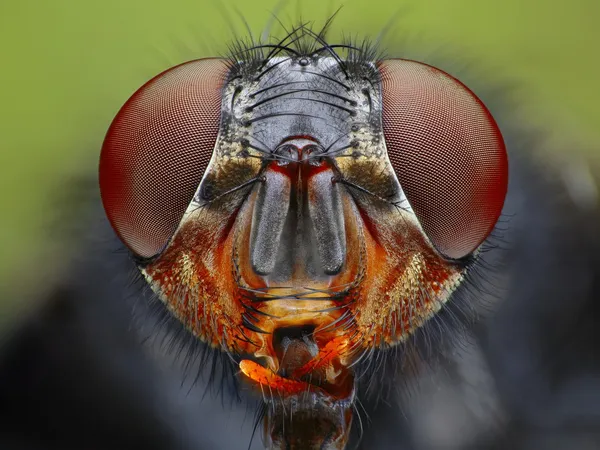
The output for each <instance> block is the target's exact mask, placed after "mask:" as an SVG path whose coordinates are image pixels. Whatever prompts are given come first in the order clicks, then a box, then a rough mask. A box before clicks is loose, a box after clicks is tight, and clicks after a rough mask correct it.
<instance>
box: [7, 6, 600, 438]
mask: <svg viewBox="0 0 600 450" xmlns="http://www.w3.org/2000/svg"><path fill="white" fill-rule="evenodd" d="M546 7H548V5H546ZM590 8H592V6H590ZM584 12H585V11H584ZM490 14H493V11H491V12H490ZM515 14H517V12H515ZM590 14H591V13H590ZM583 16H585V14H582V17H583ZM486 17H487V16H486ZM572 28H573V29H572V32H577V30H576V27H572ZM457 53H460V51H457ZM449 56H450V55H448V54H446V58H448V57H449ZM434 59H435V58H434ZM457 59H459V58H457ZM427 62H432V63H434V64H435V63H436V61H435V60H433V61H430V60H427ZM445 68H446V69H447V70H449V69H448V67H445ZM505 72H506V73H510V70H505ZM464 73H465V75H466V78H463V77H461V76H460V75H458V78H460V79H461V80H463V81H465V82H466V84H467V85H469V86H472V84H470V82H471V81H472V80H474V81H473V82H474V85H475V87H474V89H475V91H476V92H477V94H478V95H480V96H481V97H482V99H483V100H484V103H486V105H487V106H488V107H489V109H490V110H491V111H492V113H493V115H494V116H495V117H496V119H497V120H498V122H499V124H500V126H501V129H502V130H503V133H504V135H505V139H506V141H507V146H508V149H509V159H510V169H511V174H510V186H509V196H508V198H507V203H506V207H505V215H504V216H503V223H502V224H501V226H499V228H500V229H501V232H500V234H501V238H500V239H499V240H498V242H499V243H498V246H499V247H500V248H498V249H496V250H493V251H490V252H489V255H486V265H485V266H482V268H481V271H480V272H481V273H480V274H478V275H477V276H478V277H479V276H480V277H481V283H479V279H478V278H477V277H475V281H474V285H475V286H483V287H482V288H481V289H480V291H479V294H480V295H479V297H480V298H479V300H480V301H481V305H480V307H481V314H480V315H481V320H480V321H479V322H478V323H477V324H474V325H473V326H472V327H471V328H470V331H469V333H470V334H469V336H466V337H465V339H461V340H460V343H459V344H458V345H449V344H448V345H444V343H441V344H440V347H441V348H443V349H444V351H443V352H442V354H441V355H436V356H435V357H434V358H433V360H432V361H431V362H430V363H429V365H428V366H427V369H426V370H423V372H422V373H420V375H419V376H418V377H416V378H412V377H410V378H409V377H407V379H406V380H403V382H402V383H399V384H398V388H397V390H396V391H394V392H393V393H392V394H391V395H390V396H388V397H386V398H384V399H380V401H377V402H376V401H372V402H369V401H366V402H365V405H364V407H365V411H363V412H362V420H363V426H364V429H365V433H364V437H363V440H362V442H361V444H360V448H362V449H365V450H366V449H376V450H378V449H381V450H386V449H414V450H428V449H431V450H436V449H440V450H446V449H448V450H469V449H473V450H479V449H490V450H496V449H498V450H499V449H524V450H525V449H527V450H538V449H544V450H546V449H548V450H553V449H557V450H562V449H581V450H587V449H600V328H598V327H597V324H598V323H600V302H599V300H600V298H599V297H600V294H599V290H600V233H599V230H600V201H599V197H598V184H597V180H598V171H597V170H596V169H595V165H594V160H596V158H597V155H598V150H599V149H600V143H599V142H597V141H594V140H593V139H592V138H590V134H589V133H588V132H587V131H584V130H583V128H582V129H581V132H579V130H578V129H577V127H573V126H572V119H565V120H564V122H561V121H560V120H557V121H556V122H552V123H551V124H550V125H548V124H546V125H545V126H541V127H540V118H539V117H533V116H528V113H529V111H531V109H529V108H524V109H525V113H522V112H520V113H517V112H516V111H515V110H513V109H512V106H511V103H510V102H507V101H505V98H504V97H505V94H504V91H503V90H500V89H497V85H496V79H490V80H489V81H490V85H487V83H486V81H487V80H486V79H482V78H480V77H477V76H474V75H473V74H474V72H470V71H469V70H468V69H467V70H465V71H464ZM150 75H152V74H150ZM469 76H471V80H470V79H469ZM142 81H143V80H142ZM571 82H573V83H577V74H576V73H575V74H573V79H572V80H571ZM99 90H100V91H104V88H101V89H100V88H99ZM507 92H508V91H507ZM506 96H508V94H506ZM511 96H513V97H514V96H515V95H514V94H511ZM554 100H555V101H556V103H557V106H556V107H557V109H561V104H560V102H558V101H557V99H554ZM119 101H120V100H119ZM118 103H119V102H118V101H117V102H116V103H115V105H117V104H118ZM517 103H519V102H517ZM523 103H527V102H523ZM115 105H113V106H112V107H113V109H114V108H116V107H118V106H115ZM525 106H527V105H525ZM561 114H564V117H571V116H569V115H568V114H567V113H566V112H565V111H562V110H561V112H560V113H558V114H557V115H556V116H557V117H562V116H561ZM109 116H110V114H109V113H107V114H106V117H109ZM109 120H110V119H109ZM107 123H108V122H107V121H106V120H99V121H98V124H97V125H95V126H96V127H97V128H98V129H99V130H100V129H104V128H105V126H106V125H107ZM64 127H67V128H68V127H69V124H68V123H67V124H64ZM557 135H560V139H557V138H556V136H557ZM98 136H99V135H98ZM98 136H96V135H94V137H95V138H96V137H98ZM99 139H100V140H101V136H100V137H99ZM78 142H84V143H86V144H90V146H91V149H90V150H89V152H91V153H92V154H94V155H95V154H97V153H98V151H99V146H100V143H99V142H96V140H94V139H91V138H89V139H84V140H79V141H78ZM89 158H91V159H94V158H92V157H91V156H89ZM7 164H8V163H7ZM88 169H89V168H86V169H85V170H83V169H82V170H80V171H79V170H75V169H70V170H69V173H70V176H68V177H65V178H64V179H63V180H62V182H61V183H59V184H60V186H59V188H52V189H48V191H47V196H48V199H47V200H45V201H44V202H45V203H47V204H50V205H52V206H51V207H47V209H48V211H50V212H48V213H47V214H49V215H52V221H53V222H52V225H51V226H50V225H48V224H47V223H46V222H44V226H45V227H46V228H45V229H44V231H43V233H42V235H41V239H46V240H48V241H52V242H51V244H49V245H50V246H51V247H52V250H51V251H48V252H46V253H43V255H42V257H36V258H33V259H35V262H32V263H31V267H29V268H28V269H29V270H30V271H31V272H32V273H34V274H35V276H32V275H31V273H29V274H28V276H27V277H26V276H23V279H24V280H26V281H27V282H23V281H22V280H16V279H15V280H13V279H11V278H10V277H5V278H3V279H6V280H7V281H10V285H9V283H7V284H6V285H5V286H2V289H1V290H0V296H2V298H1V299H0V301H2V303H3V304H5V305H18V307H14V308H13V309H11V310H10V311H9V309H8V308H6V309H4V310H3V319H4V320H3V321H2V326H3V331H2V338H1V339H0V418H1V420H0V449H11V450H12V449H32V450H33V449H36V450H38V449H39V450H42V449H90V450H96V449H109V448H115V449H121V448H123V449H137V448H140V449H142V448H144V449H200V450H203V449H210V450H220V449H221V450H228V449H232V450H236V449H246V448H248V446H249V443H250V442H251V440H252V436H253V427H254V412H255V408H254V404H253V403H252V401H250V402H246V401H241V402H238V401H237V399H236V398H235V396H234V395H232V394H231V393H228V392H227V389H225V392H224V393H223V392H220V390H221V386H220V385H219V382H220V380H219V379H217V380H215V382H213V383H212V384H211V386H210V387H207V378H208V375H207V371H208V370H209V369H210V367H204V366H202V364H201V363H200V361H199V360H198V359H197V358H195V355H196V352H197V351H199V350H198V347H197V345H196V344H194V343H193V342H191V341H190V339H189V338H187V337H185V336H183V337H181V330H180V329H178V328H177V325H176V324H173V323H171V322H170V321H168V320H165V319H164V315H163V314H162V312H160V311H157V305H156V302H155V301H154V300H153V299H152V298H151V295H150V294H149V292H148V290H147V289H144V288H143V284H142V283H140V280H139V279H136V269H135V267H134V264H133V263H132V261H131V260H130V258H129V257H128V255H127V253H126V252H125V251H124V250H122V248H121V246H120V244H119V242H118V240H117V239H116V238H115V237H114V236H113V233H112V230H111V229H110V226H109V225H108V223H107V222H106V219H105V218H104V214H103V211H102V208H101V204H100V201H99V197H98V190H97V187H96V179H95V173H94V172H92V171H91V170H88ZM28 205H29V204H28ZM29 207H30V208H33V206H31V205H29ZM40 220H41V219H40ZM5 236H7V237H9V233H7V234H5ZM39 238H40V237H39V236H36V239H39ZM9 239H10V238H9ZM9 239H7V241H8V240H9ZM7 245H8V244H7ZM19 267H21V266H19ZM22 267H27V264H25V265H23V266H22ZM44 267H46V272H47V273H46V272H44ZM11 273H12V272H11ZM484 279H485V280H486V282H483V280H484ZM30 280H34V281H30ZM28 283H29V284H32V285H27V284H28ZM23 284H25V285H27V286H25V287H26V289H25V288H24V289H20V288H17V287H19V286H22V285H23ZM33 285H34V286H33ZM158 309H159V308H158ZM17 310H18V312H14V311H17ZM448 342H450V340H448ZM190 360H191V362H190ZM217 361H218V360H217ZM227 363H228V362H227V361H225V364H227ZM217 378H218V377H217ZM243 394H244V392H242V395H243ZM250 448H251V449H255V450H256V449H261V448H262V446H261V441H260V429H259V430H258V431H257V435H256V436H255V437H254V439H253V440H252V444H251V447H250Z"/></svg>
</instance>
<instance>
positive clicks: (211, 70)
mask: <svg viewBox="0 0 600 450" xmlns="http://www.w3.org/2000/svg"><path fill="white" fill-rule="evenodd" d="M226 75H227V65H226V63H225V62H224V61H223V60H221V59H216V58H210V59H200V60H196V61H191V62H187V63H184V64H181V65H178V66H175V67H172V68H171V69H169V70H166V71H165V72H163V73H161V74H159V75H157V76H156V77H154V78H153V79H151V80H150V81H148V82H147V83H146V84H144V85H143V86H142V87H141V88H140V89H138V91H137V92H135V93H134V94H133V96H131V98H130V99H129V100H127V102H126V103H125V104H124V105H123V107H122V108H121V110H120V111H119V112H118V114H117V116H116V117H115V119H114V120H113V122H112V124H111V126H110V128H109V130H108V133H107V135H106V138H105V140H104V144H103V146H102V153H101V155H100V194H101V196H102V203H103V205H104V209H105V211H106V215H107V216H108V219H109V221H110V223H111V225H112V227H113V228H114V230H115V231H116V233H117V234H118V235H119V237H120V238H121V240H122V241H123V242H124V243H125V245H127V247H129V249H130V250H131V251H132V252H133V253H134V254H136V255H137V256H139V257H142V258H149V257H152V256H154V255H156V254H158V253H160V252H161V251H162V249H163V248H164V247H165V245H166V244H167V243H168V241H169V239H170V238H171V236H172V235H173V233H174V232H175V230H176V228H177V226H178V225H179V223H180V221H181V219H182V217H183V214H184V213H185V210H186V209H187V207H188V205H189V204H190V202H191V201H192V199H193V196H194V194H195V192H196V189H197V188H198V185H199V184H200V181H201V180H202V177H203V175H204V172H205V170H206V168H207V166H208V163H209V161H210V159H211V156H212V153H213V149H214V147H215V144H216V141H217V134H218V132H219V124H220V116H221V96H222V88H223V85H224V82H225V78H226Z"/></svg>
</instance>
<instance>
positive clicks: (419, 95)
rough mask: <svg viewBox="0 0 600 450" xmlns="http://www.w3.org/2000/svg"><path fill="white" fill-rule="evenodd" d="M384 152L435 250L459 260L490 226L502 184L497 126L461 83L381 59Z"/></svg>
mask: <svg viewBox="0 0 600 450" xmlns="http://www.w3.org/2000/svg"><path fill="white" fill-rule="evenodd" d="M379 69H380V72H381V76H382V98H383V131H384V137H385V141H386V146H387V152H388V157H389V159H390V162H391V164H392V166H393V168H394V171H395V172H396V176H397V177H398V181H399V182H400V185H401V186H402V189H403V190H404V193H405V195H406V197H407V199H408V201H409V202H410V204H411V206H412V208H413V210H414V212H415V214H416V216H417V218H418V219H419V222H420V223H421V226H422V227H423V230H424V231H425V233H427V236H428V237H429V239H430V240H431V242H432V243H433V245H434V246H435V247H436V249H437V250H438V251H439V252H440V253H442V254H443V255H444V256H446V257H448V258H462V257H464V256H467V255H469V254H470V253H472V252H473V251H474V250H476V249H477V247H479V245H480V244H481V243H482V242H483V241H484V240H485V239H486V238H487V236H488V235H489V234H490V232H491V231H492V229H493V228H494V226H495V224H496V222H497V220H498V217H499V216H500V213H501V211H502V207H503V205H504V198H505V196H506V190H507V186H508V161H507V156H506V148H505V146H504V141H503V139H502V135H501V134H500V130H499V129H498V126H497V125H496V122H495V121H494V119H493V117H492V116H491V114H490V113H489V111H488V110H487V108H486V107H485V106H484V105H483V103H482V102H481V101H480V100H479V99H478V98H477V97H476V96H475V94H474V93H473V92H471V91H470V90H469V89H468V88H467V87H466V86H464V85H463V84H462V83H461V82H459V81H458V80H456V79H455V78H453V77H451V76H450V75H448V74H447V73H445V72H442V71H441V70H439V69H436V68H434V67H432V66H428V65H426V64H422V63H418V62H415V61H408V60H401V59H396V60H393V59H392V60H386V61H383V62H381V63H380V65H379Z"/></svg>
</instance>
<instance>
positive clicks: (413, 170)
mask: <svg viewBox="0 0 600 450" xmlns="http://www.w3.org/2000/svg"><path fill="white" fill-rule="evenodd" d="M299 41H303V42H305V43H306V41H312V42H313V45H312V46H310V45H309V46H306V45H296V46H294V42H296V43H297V42H299ZM334 48H336V46H330V45H327V44H324V42H323V38H322V36H321V35H318V34H315V33H314V32H312V31H311V30H309V29H306V28H303V27H300V28H299V29H297V30H296V31H295V32H294V33H292V34H291V35H289V36H287V37H286V38H285V39H284V40H282V41H279V42H278V43H277V44H276V45H260V46H255V47H253V48H248V49H242V50H241V51H240V52H238V53H237V54H235V55H233V56H232V57H231V58H230V59H202V60H197V61H191V62H188V63H185V64H182V65H179V66H176V67H174V68H172V69H169V70H167V71H166V72H163V73H162V74H160V75H158V76H157V77H155V78H154V79H152V80H151V81H149V82H148V83H147V84H145V85H144V86H143V87H142V88H140V90H138V91H137V92H136V93H135V94H134V95H133V96H132V98H131V99H130V100H129V101H128V102H127V103H126V104H125V105H124V106H123V108H122V109H121V111H120V112H119V114H118V115H117V117H116V118H115V120H114V121H113V124H112V125H111V128H110V130H109V132H108V135H107V137H106V140H105V143H104V146H103V149H102V156H101V161H100V187H101V192H102V198H103V202H104V206H105V209H106V212H107V215H108V218H109V220H110V221H111V223H112V225H113V227H114V229H115V230H116V232H117V233H118V234H119V236H120V237H121V239H122V240H123V242H124V243H125V244H126V245H127V246H128V247H129V249H130V250H131V251H132V253H133V254H134V256H135V257H136V260H137V261H138V263H139V267H140V269H141V271H142V273H143V275H144V276H145V278H146V280H147V281H148V283H149V284H150V285H151V286H152V289H153V290H154V292H155V293H156V294H157V296H158V297H159V298H160V299H161V300H162V301H163V302H164V303H165V305H166V306H167V307H168V309H169V310H170V311H171V313H172V314H173V315H174V316H175V317H176V318H177V319H178V320H179V321H181V322H182V323H183V324H184V325H185V326H186V327H187V329H188V330H189V331H190V332H191V333H192V334H193V335H195V336H196V337H197V338H199V339H201V340H203V341H204V342H206V343H207V344H208V345H211V346H213V347H215V348H218V349H221V350H222V351H224V352H227V353H229V354H230V355H231V356H232V358H233V359H234V360H235V361H236V362H237V364H238V365H239V369H240V372H241V376H242V377H243V378H244V379H245V381H246V382H247V383H248V384H249V385H254V386H256V387H257V388H260V390H262V394H263V397H264V401H265V403H266V408H265V410H266V411H267V412H266V417H265V421H264V425H265V432H266V433H265V435H266V437H267V446H268V447H269V448H275V449H278V448H298V449H300V448H302V449H305V448H319V449H323V448H327V449H343V448H345V446H346V443H347V441H348V438H349V433H350V428H351V425H352V421H353V408H354V404H355V401H356V395H357V394H356V392H357V386H358V384H359V382H364V381H365V377H360V380H359V377H357V374H359V373H361V367H363V368H364V367H365V366H366V365H368V364H369V363H370V362H371V359H372V357H373V354H374V352H380V351H385V349H387V348H390V347H393V346H395V345H397V344H399V343H402V342H404V341H406V340H407V339H408V338H409V337H410V336H411V334H412V333H413V332H414V331H415V330H416V329H417V328H419V327H421V326H422V325H423V324H425V323H426V322H427V321H428V320H429V319H430V318H431V317H432V316H434V315H435V314H436V312H438V311H439V310H440V308H442V307H443V305H444V303H446V302H447V301H449V300H450V299H451V297H452V293H453V291H454V290H455V289H456V288H457V287H458V286H459V285H460V283H461V281H462V280H463V278H464V276H465V274H466V272H467V271H468V269H469V267H470V266H471V264H473V262H474V261H476V259H477V253H478V249H479V247H480V245H481V244H482V242H483V241H484V240H485V239H486V237H487V236H488V235H489V233H490V232H491V230H492V229H493V227H494V226H495V223H496V221H497V219H498V216H499V215H500V212H501V209H502V205H503V202H504V196H505V194H506V188H507V160H506V151H505V148H504V144H503V141H502V137H501V135H500V132H499V130H498V128H497V126H496V124H495V122H494V120H493V118H492V117H491V115H490V114H489V112H488V111H487V109H486V108H485V106H484V105H483V104H482V103H481V102H480V101H479V99H478V98H477V97H476V96H475V95H474V94H473V93H472V92H471V91H470V90H469V89H468V88H466V87H465V86H464V85H462V84H461V83H460V82H459V81H457V80H456V79H454V78H452V77H451V76H450V75H448V74H446V73H444V72H442V71H440V70H438V69H436V68H433V67H431V66H428V65H425V64H422V63H419V62H414V61H408V60H400V59H398V60H376V59H375V58H374V57H372V55H373V54H374V53H373V52H372V51H371V50H370V49H368V48H366V47H365V48H363V49H358V48H353V47H346V51H347V55H346V56H345V57H344V58H342V57H341V56H340V55H338V54H337V53H335V52H334ZM366 381H367V382H368V380H366Z"/></svg>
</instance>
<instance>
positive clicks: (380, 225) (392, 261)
mask: <svg viewBox="0 0 600 450" xmlns="http://www.w3.org/2000/svg"><path fill="white" fill-rule="evenodd" d="M361 217H362V219H363V223H364V228H363V229H364V243H365V252H366V258H367V260H368V262H367V264H366V273H365V277H364V282H363V283H362V284H361V286H360V291H359V298H358V300H357V301H356V304H355V305H353V306H352V310H353V311H354V313H355V316H356V323H357V326H358V328H359V329H360V330H361V331H362V334H363V341H364V342H363V345H365V346H370V345H379V343H380V342H382V341H383V342H385V343H386V344H387V345H390V346H391V345H395V344H396V343H398V342H402V341H404V340H406V339H407V338H408V336H410V335H411V334H412V333H413V332H414V331H415V330H416V329H417V328H418V327H420V326H421V325H423V324H424V323H425V322H426V321H427V320H428V319H429V318H431V317H432V316H433V315H434V314H435V313H436V312H437V311H438V310H439V309H440V308H441V307H442V305H443V304H444V303H445V302H446V301H447V300H448V298H449V297H450V294H451V293H452V291H453V290H454V289H455V287H456V286H457V285H458V283H459V282H460V280H461V279H462V269H461V268H460V267H458V266H456V265H454V264H453V263H451V262H449V261H447V260H444V259H443V258H442V257H441V256H440V255H439V254H438V253H437V252H436V251H435V250H433V248H432V247H431V246H430V245H429V244H428V242H426V240H425V238H424V237H423V235H422V234H421V232H420V231H419V230H418V228H417V227H416V226H414V227H413V226H411V222H410V221H408V220H404V219H402V218H401V217H399V214H398V213H396V216H395V217H396V220H390V217H394V216H388V218H387V221H386V220H385V219H384V220H381V219H379V217H385V215H382V216H377V218H376V219H373V220H372V219H371V217H373V215H367V214H365V213H364V212H363V211H361Z"/></svg>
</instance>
